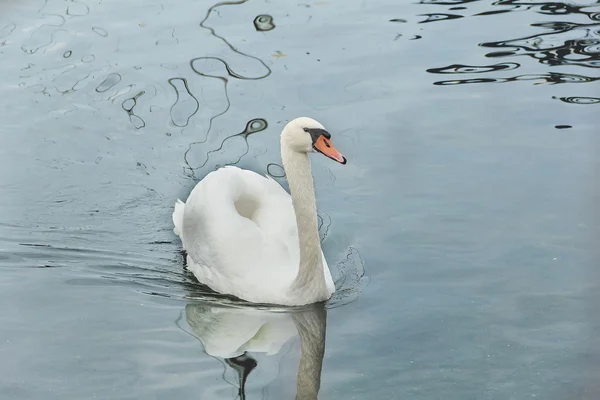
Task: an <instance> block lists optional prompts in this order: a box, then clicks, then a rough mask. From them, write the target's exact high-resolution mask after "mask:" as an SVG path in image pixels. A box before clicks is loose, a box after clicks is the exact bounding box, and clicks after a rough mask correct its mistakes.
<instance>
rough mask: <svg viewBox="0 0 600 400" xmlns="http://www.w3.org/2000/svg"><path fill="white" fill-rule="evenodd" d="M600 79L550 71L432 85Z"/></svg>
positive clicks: (573, 81) (439, 82)
mask: <svg viewBox="0 0 600 400" xmlns="http://www.w3.org/2000/svg"><path fill="white" fill-rule="evenodd" d="M597 80H600V77H590V76H584V75H576V74H562V73H558V72H550V73H547V74H524V75H517V76H513V77H510V78H473V79H456V80H447V81H437V82H434V83H433V84H434V85H440V86H443V85H462V84H467V83H506V82H517V81H537V82H535V83H534V85H539V84H542V83H548V84H558V83H586V82H594V81H597Z"/></svg>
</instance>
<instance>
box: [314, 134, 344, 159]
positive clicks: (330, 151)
mask: <svg viewBox="0 0 600 400" xmlns="http://www.w3.org/2000/svg"><path fill="white" fill-rule="evenodd" d="M313 147H314V148H315V150H317V151H318V152H319V153H322V154H325V155H326V156H327V157H329V158H331V159H332V160H335V161H337V162H339V163H340V164H346V157H344V156H343V155H342V153H340V152H339V151H337V150H336V149H335V147H333V144H332V143H331V141H330V140H329V139H327V138H326V137H325V136H323V135H321V136H319V138H318V139H317V141H316V142H315V143H314V144H313Z"/></svg>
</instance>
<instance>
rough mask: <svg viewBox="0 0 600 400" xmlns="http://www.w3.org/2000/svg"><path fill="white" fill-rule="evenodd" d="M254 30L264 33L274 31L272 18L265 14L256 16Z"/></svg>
mask: <svg viewBox="0 0 600 400" xmlns="http://www.w3.org/2000/svg"><path fill="white" fill-rule="evenodd" d="M254 28H255V29H256V30H257V31H259V32H266V31H270V30H273V29H275V23H273V17H271V16H270V15H266V14H263V15H259V16H257V17H256V18H254Z"/></svg>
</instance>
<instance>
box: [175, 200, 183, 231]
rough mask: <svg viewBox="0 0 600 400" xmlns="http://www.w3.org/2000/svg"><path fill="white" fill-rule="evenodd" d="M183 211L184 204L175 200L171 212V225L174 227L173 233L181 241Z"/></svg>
mask: <svg viewBox="0 0 600 400" xmlns="http://www.w3.org/2000/svg"><path fill="white" fill-rule="evenodd" d="M183 210H185V203H184V202H183V201H181V200H179V199H177V202H176V203H175V210H174V211H173V225H175V227H174V228H173V232H175V234H176V235H177V236H179V238H180V239H182V237H181V235H182V234H183Z"/></svg>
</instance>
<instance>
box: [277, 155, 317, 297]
mask: <svg viewBox="0 0 600 400" xmlns="http://www.w3.org/2000/svg"><path fill="white" fill-rule="evenodd" d="M281 159H282V161H283V168H284V169H285V174H286V176H287V180H288V183H289V186H290V192H291V196H292V204H293V206H294V210H295V212H296V223H297V225H298V239H299V244H300V266H299V269H298V275H297V276H296V279H294V282H293V283H292V286H291V290H292V291H293V292H296V293H297V294H298V295H301V296H303V297H306V298H308V299H310V300H311V301H312V302H314V301H322V300H326V299H327V297H328V293H327V288H326V285H325V276H324V273H323V258H322V255H321V241H320V240H319V230H318V220H317V202H316V199H315V188H314V182H313V178H312V173H311V168H310V159H309V158H308V154H306V153H299V152H296V151H294V150H292V149H290V148H288V147H287V146H285V145H282V147H281Z"/></svg>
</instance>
